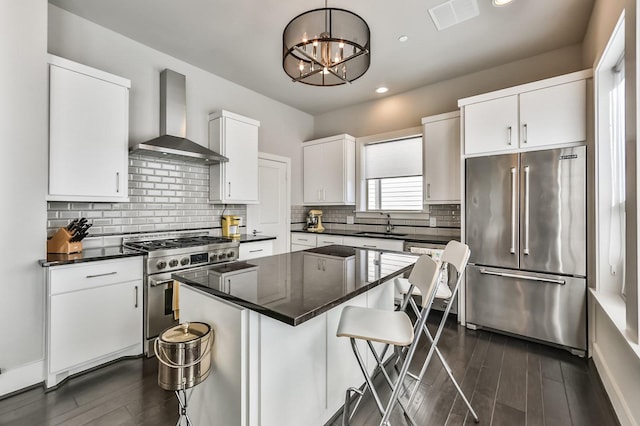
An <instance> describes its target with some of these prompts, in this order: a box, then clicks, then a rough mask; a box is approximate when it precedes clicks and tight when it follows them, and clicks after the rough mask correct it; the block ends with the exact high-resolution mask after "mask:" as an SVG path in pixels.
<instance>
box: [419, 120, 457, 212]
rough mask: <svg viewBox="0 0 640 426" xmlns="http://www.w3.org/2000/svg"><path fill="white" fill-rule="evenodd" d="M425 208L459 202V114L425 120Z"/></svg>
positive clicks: (423, 122)
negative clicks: (428, 205)
mask: <svg viewBox="0 0 640 426" xmlns="http://www.w3.org/2000/svg"><path fill="white" fill-rule="evenodd" d="M422 125H423V136H422V139H423V143H424V149H423V156H424V204H438V203H440V204H451V203H459V202H460V113H459V112H458V111H455V112H450V113H446V114H439V115H435V116H432V117H425V118H423V119H422Z"/></svg>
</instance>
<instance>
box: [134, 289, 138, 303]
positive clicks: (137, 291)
mask: <svg viewBox="0 0 640 426" xmlns="http://www.w3.org/2000/svg"><path fill="white" fill-rule="evenodd" d="M134 290H135V291H136V305H135V307H136V308H137V307H138V286H135V287H134Z"/></svg>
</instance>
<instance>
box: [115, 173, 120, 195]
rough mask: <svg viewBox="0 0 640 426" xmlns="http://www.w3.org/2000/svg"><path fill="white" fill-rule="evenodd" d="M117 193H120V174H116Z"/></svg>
mask: <svg viewBox="0 0 640 426" xmlns="http://www.w3.org/2000/svg"><path fill="white" fill-rule="evenodd" d="M116 192H118V193H119V192H120V172H116Z"/></svg>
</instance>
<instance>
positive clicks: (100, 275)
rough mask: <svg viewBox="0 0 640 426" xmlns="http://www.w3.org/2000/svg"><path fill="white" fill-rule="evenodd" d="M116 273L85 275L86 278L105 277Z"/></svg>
mask: <svg viewBox="0 0 640 426" xmlns="http://www.w3.org/2000/svg"><path fill="white" fill-rule="evenodd" d="M117 273H118V272H117V271H113V272H106V273H104V274H96V275H87V278H98V277H106V276H107V275H115V274H117Z"/></svg>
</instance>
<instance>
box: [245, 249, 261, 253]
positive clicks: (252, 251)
mask: <svg viewBox="0 0 640 426" xmlns="http://www.w3.org/2000/svg"><path fill="white" fill-rule="evenodd" d="M263 250H264V249H257V250H249V253H258V252H261V251H263Z"/></svg>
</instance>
